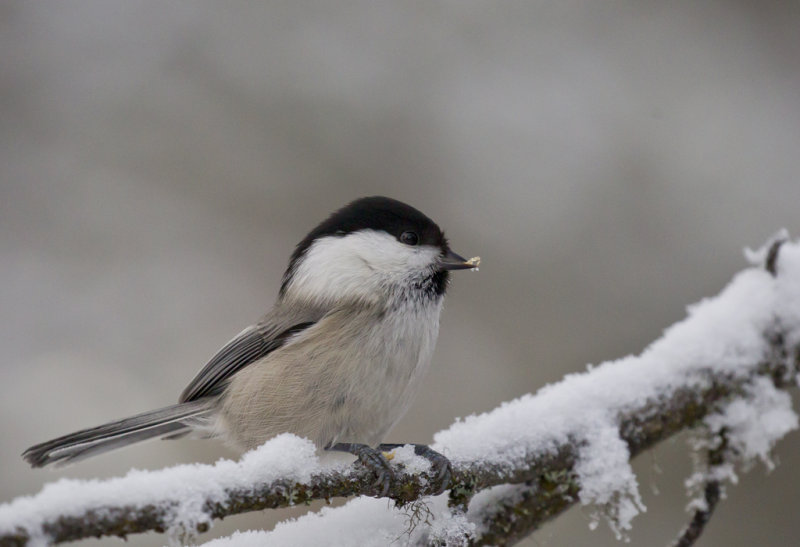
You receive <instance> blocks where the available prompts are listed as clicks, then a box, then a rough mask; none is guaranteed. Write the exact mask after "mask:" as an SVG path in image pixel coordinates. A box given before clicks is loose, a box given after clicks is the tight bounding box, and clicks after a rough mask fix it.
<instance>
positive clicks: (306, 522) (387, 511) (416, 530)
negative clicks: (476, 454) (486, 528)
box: [204, 495, 475, 547]
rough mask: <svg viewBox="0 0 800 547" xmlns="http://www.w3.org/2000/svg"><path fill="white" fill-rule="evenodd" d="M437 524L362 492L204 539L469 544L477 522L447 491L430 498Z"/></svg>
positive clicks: (382, 546) (223, 546) (374, 545)
mask: <svg viewBox="0 0 800 547" xmlns="http://www.w3.org/2000/svg"><path fill="white" fill-rule="evenodd" d="M425 504H426V505H427V510H428V511H430V514H431V522H432V523H433V525H432V526H425V525H424V520H423V522H417V523H416V526H414V525H413V523H412V522H411V521H410V519H411V511H412V509H411V508H410V507H406V508H402V509H398V508H396V507H394V506H393V503H392V502H391V501H388V500H385V499H375V498H367V497H360V498H356V499H353V500H350V501H349V502H347V503H346V504H345V505H344V506H342V507H338V508H331V507H323V508H322V509H321V510H320V511H319V512H317V513H308V514H306V515H303V516H302V517H299V518H297V519H294V520H289V521H286V522H282V523H279V524H278V525H277V526H275V529H274V530H272V531H269V532H262V531H251V532H240V533H236V534H234V535H232V536H230V537H227V538H220V539H216V540H213V541H210V542H208V543H205V544H204V547H261V546H262V545H296V546H299V547H304V546H308V547H312V546H317V545H329V546H331V547H346V546H353V547H355V546H359V547H386V545H398V546H403V545H415V544H417V543H418V542H419V541H420V540H422V539H434V538H438V539H442V540H445V541H449V543H446V545H453V546H455V545H462V544H463V545H466V539H467V537H469V536H470V535H471V534H472V533H473V531H474V528H475V526H474V525H473V524H470V523H469V522H467V519H466V518H465V517H464V515H463V514H455V515H453V514H452V513H451V512H450V510H449V509H448V508H447V496H446V495H441V496H437V497H435V498H429V499H426V500H425Z"/></svg>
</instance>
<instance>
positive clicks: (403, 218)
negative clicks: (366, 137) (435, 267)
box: [280, 196, 450, 294]
mask: <svg viewBox="0 0 800 547" xmlns="http://www.w3.org/2000/svg"><path fill="white" fill-rule="evenodd" d="M359 230H382V231H384V232H386V233H388V234H390V235H392V236H394V237H396V238H397V239H398V240H399V239H400V236H401V234H403V232H414V233H415V234H417V236H418V238H419V243H418V244H419V245H430V246H432V247H438V248H440V249H442V252H443V254H447V253H448V252H449V250H450V248H449V247H448V245H447V239H446V238H445V237H444V232H442V230H441V228H439V226H438V225H437V224H436V223H435V222H434V221H432V220H431V219H430V218H428V217H427V216H425V215H424V214H422V213H421V212H420V211H418V210H417V209H415V208H414V207H411V206H410V205H407V204H405V203H403V202H402V201H397V200H396V199H392V198H387V197H383V196H372V197H366V198H360V199H357V200H355V201H353V202H351V203H349V204H347V205H345V206H344V207H342V208H341V209H339V210H338V211H336V212H334V213H333V214H332V215H331V216H329V217H328V218H327V219H325V220H323V221H322V222H321V223H320V224H319V225H318V226H317V227H316V228H314V229H313V230H311V231H310V232H309V233H308V235H307V236H306V237H304V238H303V240H302V241H301V242H300V243H298V244H297V247H295V250H294V252H293V253H292V258H291V260H290V261H289V267H288V268H287V270H286V273H285V274H284V276H283V283H282V284H281V291H280V292H281V294H283V293H284V292H285V290H286V287H287V285H288V283H289V280H290V279H291V274H292V272H293V270H294V266H295V264H296V263H297V261H298V260H299V259H300V258H301V257H302V256H303V255H304V254H305V252H306V251H307V250H308V248H309V247H310V246H311V244H312V243H314V241H315V240H317V239H319V238H321V237H325V236H334V237H342V236H346V235H347V234H350V233H353V232H357V231H359Z"/></svg>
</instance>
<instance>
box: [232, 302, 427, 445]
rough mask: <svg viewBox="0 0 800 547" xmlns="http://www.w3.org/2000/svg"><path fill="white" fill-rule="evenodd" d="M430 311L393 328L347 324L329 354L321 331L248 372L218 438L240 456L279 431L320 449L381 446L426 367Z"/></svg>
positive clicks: (235, 383) (240, 376) (237, 380)
mask: <svg viewBox="0 0 800 547" xmlns="http://www.w3.org/2000/svg"><path fill="white" fill-rule="evenodd" d="M433 311H435V312H436V313H435V314H434V313H427V314H423V316H422V317H420V316H416V317H415V316H413V315H409V314H402V315H401V317H402V318H403V320H402V321H398V322H397V323H399V324H386V323H383V324H381V323H376V322H374V321H363V323H359V322H357V321H351V322H350V323H349V325H350V326H351V328H350V329H348V330H347V331H345V332H343V333H341V336H339V337H338V343H337V344H336V346H335V347H331V345H330V343H329V341H330V340H331V337H330V336H329V334H328V333H324V332H323V333H321V334H320V335H319V336H318V337H314V336H309V337H308V338H307V339H304V340H302V341H299V342H298V343H296V344H291V345H290V346H288V347H286V348H282V349H281V350H277V351H276V352H274V354H270V356H269V357H268V358H266V359H265V360H264V362H263V363H256V364H254V365H251V366H248V367H247V368H245V369H244V370H242V371H241V372H240V373H237V375H236V376H235V377H234V378H233V380H232V382H231V386H230V388H229V389H228V390H227V394H226V396H225V397H224V398H223V403H222V407H221V412H220V415H219V420H218V429H219V431H220V433H221V434H222V436H223V437H225V438H226V439H227V440H229V441H230V442H232V444H234V445H236V446H238V447H240V448H242V449H249V448H253V447H255V446H258V445H260V444H262V443H263V442H264V441H266V440H268V439H269V438H271V437H273V436H275V435H277V434H280V433H284V432H289V433H294V434H296V435H299V436H301V437H306V438H309V439H311V440H312V441H314V443H315V444H316V445H317V446H318V447H319V448H325V447H326V446H329V445H331V444H335V443H340V442H351V443H363V444H368V445H371V446H374V445H376V444H378V443H380V442H381V441H383V440H384V437H385V435H386V434H387V433H388V431H389V430H390V429H391V427H392V426H393V425H395V423H397V421H398V420H399V419H400V418H401V417H402V416H403V414H405V412H406V410H408V407H409V406H410V405H411V403H412V401H413V397H414V395H415V394H416V391H417V389H418V387H419V385H420V383H421V380H422V378H423V377H424V376H425V373H426V372H427V370H428V368H429V364H430V359H431V354H432V353H433V348H434V345H435V342H436V337H437V334H438V311H439V310H438V308H437V309H436V310H433ZM370 330H372V331H373V332H369V331H370ZM312 334H313V333H312ZM367 334H369V335H367ZM321 340H324V341H325V344H322V343H321V342H320V341H321Z"/></svg>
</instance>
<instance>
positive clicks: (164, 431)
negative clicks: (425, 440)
mask: <svg viewBox="0 0 800 547" xmlns="http://www.w3.org/2000/svg"><path fill="white" fill-rule="evenodd" d="M479 263H480V259H479V258H478V257H475V258H473V259H469V260H467V259H465V258H463V257H461V256H460V255H458V254H456V253H455V252H453V251H452V250H451V249H450V246H449V243H448V240H447V238H446V237H445V235H444V232H443V231H442V230H441V228H439V226H438V225H437V224H436V223H435V222H434V221H433V220H431V219H430V218H428V217H427V216H425V215H424V214H423V213H422V212H420V211H419V210H417V209H415V208H414V207H412V206H410V205H407V204H406V203H403V202H401V201H398V200H395V199H392V198H388V197H382V196H372V197H363V198H360V199H356V200H355V201H352V202H351V203H349V204H347V205H345V206H344V207H342V208H340V209H338V210H336V211H335V212H333V213H332V214H331V215H330V216H329V217H328V218H327V219H325V220H323V221H322V222H321V223H320V224H319V225H317V226H316V227H315V228H314V229H313V230H311V231H310V232H309V233H308V234H307V235H306V236H305V237H304V238H303V239H302V240H301V241H300V243H298V244H297V246H296V247H295V249H294V251H293V253H292V254H291V257H290V260H289V265H288V267H287V268H286V271H285V273H284V275H283V278H282V280H281V284H280V289H279V291H278V297H277V299H276V301H275V304H274V306H273V308H272V309H271V310H270V311H269V312H267V313H266V314H265V315H264V316H263V317H261V319H259V320H258V321H257V322H256V323H254V324H252V325H250V326H248V327H247V328H245V329H244V330H243V331H242V332H240V333H239V334H238V335H237V336H236V337H235V338H233V340H231V341H230V342H228V343H227V344H226V345H224V346H223V347H222V348H221V349H220V350H219V351H218V352H217V353H216V354H215V355H214V356H213V357H212V358H211V360H210V361H208V363H207V364H206V365H205V366H204V367H203V368H202V369H201V370H200V372H199V373H198V374H197V375H196V376H195V377H194V379H193V380H192V381H191V382H190V383H189V385H188V386H187V387H186V389H184V390H183V393H182V394H181V395H180V398H179V400H178V403H177V404H173V405H170V406H166V407H164V408H159V409H156V410H151V411H149V412H144V413H141V414H137V415H135V416H131V417H128V418H124V419H121V420H116V421H113V422H109V423H106V424H103V425H100V426H98V427H93V428H89V429H84V430H81V431H77V432H75V433H71V434H68V435H64V436H62V437H58V438H56V439H53V440H50V441H47V442H44V443H41V444H37V445H35V446H32V447H31V448H29V449H27V450H26V451H25V452H24V453H23V455H22V456H23V458H24V460H25V461H27V462H28V463H29V464H30V465H31V466H33V467H44V466H48V465H55V466H62V465H66V464H71V463H73V462H77V461H80V460H83V459H85V458H88V457H90V456H94V455H97V454H101V453H104V452H107V451H109V450H113V449H117V448H121V447H124V446H127V445H130V444H133V443H137V442H139V441H144V440H147V439H153V438H161V439H177V438H181V437H186V436H192V437H201V438H221V439H222V440H223V441H225V442H227V443H228V444H229V445H231V446H232V447H234V448H235V449H238V450H239V451H246V450H250V449H253V448H256V447H258V446H259V445H261V444H263V443H264V442H266V441H267V440H269V439H271V438H273V437H275V436H276V435H279V434H281V433H287V432H288V433H293V434H295V435H298V436H300V437H305V438H308V439H310V440H311V441H312V442H313V443H314V444H315V445H316V447H317V449H318V451H319V452H320V454H324V453H334V452H345V453H349V454H352V455H353V456H355V457H356V458H357V459H358V460H359V461H360V462H361V463H362V465H364V466H365V467H367V468H368V469H370V470H371V471H372V472H373V473H374V474H375V475H376V478H377V480H376V486H379V487H380V486H382V493H383V494H386V492H387V491H388V489H389V486H390V484H391V480H392V479H393V476H394V475H393V471H392V468H391V466H390V465H389V462H388V459H387V456H388V452H389V451H391V450H393V449H394V448H397V447H399V446H403V444H402V443H400V444H397V443H394V444H389V443H384V442H383V441H384V438H385V437H386V435H387V434H388V432H389V431H390V430H391V429H392V427H393V426H394V425H395V424H396V423H397V422H398V421H399V420H400V418H401V417H402V416H403V415H404V414H405V412H406V411H407V410H408V408H409V407H410V406H411V404H412V402H413V399H414V396H415V394H416V392H417V391H418V390H419V388H420V387H421V385H422V384H423V381H424V378H425V374H426V372H427V371H428V369H429V367H430V363H431V357H432V354H433V351H434V346H435V344H436V339H437V336H438V331H439V318H440V314H441V311H442V303H443V300H444V296H445V292H446V290H447V287H448V283H449V280H450V272H451V271H453V270H467V269H476V268H477V266H478V264H479ZM409 444H411V443H409ZM414 451H415V453H417V454H418V455H421V456H423V457H425V458H427V459H428V460H430V462H431V464H432V473H431V474H432V476H433V477H434V480H435V482H437V485H436V491H437V492H442V491H444V489H445V488H446V486H447V483H448V482H449V480H450V477H451V474H452V468H451V465H450V462H449V461H448V460H447V458H446V457H445V456H443V455H442V454H440V453H438V452H436V451H434V450H433V449H431V448H430V447H428V446H427V445H424V444H414Z"/></svg>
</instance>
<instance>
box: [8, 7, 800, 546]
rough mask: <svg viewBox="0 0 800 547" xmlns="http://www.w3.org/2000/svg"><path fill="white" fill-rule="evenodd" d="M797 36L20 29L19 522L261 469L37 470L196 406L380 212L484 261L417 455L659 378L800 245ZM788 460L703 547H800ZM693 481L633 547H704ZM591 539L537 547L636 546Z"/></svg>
mask: <svg viewBox="0 0 800 547" xmlns="http://www.w3.org/2000/svg"><path fill="white" fill-rule="evenodd" d="M798 28H800V4H798V3H797V2H769V3H760V2H744V1H739V2H736V1H727V2H703V3H695V2H647V1H646V2H634V1H631V2H592V3H590V2H569V1H566V2H565V1H561V2H532V1H519V2H486V1H477V0H475V1H470V0H459V1H457V2H455V1H448V2H394V3H374V2H362V3H352V2H336V3H324V2H317V3H309V2H298V1H286V2H269V3H261V4H252V3H251V4H246V3H231V2H226V3H224V4H223V3H210V2H204V3H203V2H191V3H190V2H183V3H180V2H173V3H157V2H148V3H144V2H116V1H115V2H111V1H107V0H102V1H100V0H98V1H94V2H90V1H85V2H70V3H67V2H27V3H23V2H21V1H6V2H3V3H2V4H1V5H0V51H2V55H0V321H2V324H0V344H2V352H3V358H2V363H1V364H0V374H1V375H2V376H0V409H2V421H0V439H2V440H1V441H0V461H2V466H0V491H2V498H0V500H1V501H7V500H10V499H12V498H13V497H15V496H18V495H22V494H30V493H34V492H36V491H38V490H39V488H40V487H41V485H42V484H43V483H45V482H47V481H52V480H55V479H56V478H58V477H62V476H66V477H106V476H113V475H119V474H122V473H124V472H125V471H127V470H128V469H129V468H130V467H132V466H135V467H138V468H159V467H162V466H165V465H170V464H175V463H178V462H193V461H204V462H212V461H214V460H215V459H216V458H219V457H222V456H225V457H230V456H232V455H233V454H232V453H230V452H228V451H227V450H226V449H224V448H223V447H221V446H220V445H218V444H215V443H213V442H212V443H201V442H192V441H179V442H169V443H167V442H164V443H153V444H149V445H145V446H141V447H136V448H132V449H129V450H126V451H122V452H117V453H115V454H113V455H108V456H104V457H100V458H97V459H94V460H90V461H88V462H85V463H82V464H79V465H77V466H75V467H72V468H69V469H67V470H63V471H57V472H48V471H41V470H37V471H34V470H30V469H28V468H27V466H26V465H24V464H23V462H22V460H21V459H20V458H19V454H20V452H21V451H22V450H23V449H24V448H26V447H27V446H29V445H31V444H33V443H36V442H39V441H42V440H46V439H48V438H51V437H53V436H56V435H60V434H63V433H67V432H69V431H72V430H74V429H77V428H81V427H85V426H91V425H96V424H98V423H99V422H102V421H105V420H107V419H111V418H118V417H122V416H125V415H127V414H131V413H135V412H139V411H142V410H146V409H150V408H153V407H157V406H162V405H165V404H169V403H171V402H173V401H174V400H175V399H176V397H177V395H178V394H179V393H180V391H181V390H182V389H183V387H184V385H185V384H186V383H187V382H188V381H189V380H190V379H191V377H192V376H193V375H194V373H195V372H196V371H197V370H198V369H199V368H200V367H201V366H202V365H203V364H204V363H205V361H206V359H207V358H208V357H210V356H211V355H212V354H213V353H214V351H215V350H216V349H217V348H219V347H220V345H221V344H223V343H225V342H226V341H227V340H228V339H229V338H231V337H232V336H233V335H234V334H236V333H237V332H239V330H241V329H242V328H243V327H244V326H246V325H247V324H248V323H249V322H251V321H253V320H255V319H256V318H258V317H259V316H260V314H261V313H262V312H264V311H265V310H266V309H267V307H268V306H270V305H271V303H272V301H273V299H274V296H275V294H276V293H277V289H278V285H279V281H280V276H281V274H282V272H283V268H284V267H285V263H286V261H287V259H288V256H289V254H290V252H291V250H292V247H293V246H294V244H295V243H296V242H297V241H299V239H300V238H301V237H302V236H303V235H304V234H305V233H306V231H308V230H309V229H310V228H311V227H312V226H313V225H314V224H315V223H316V222H318V221H319V220H321V219H322V218H323V217H324V216H326V215H327V214H328V213H329V212H330V211H331V210H332V209H334V208H336V207H338V206H340V205H343V204H344V203H346V202H348V201H350V200H351V199H354V198H356V197H359V196H363V195H371V194H385V195H389V196H393V197H395V198H398V199H401V200H404V201H407V202H409V203H411V204H413V205H415V206H417V207H418V208H420V209H422V210H423V211H424V212H425V213H427V214H428V215H430V216H432V217H433V218H434V219H436V220H437V221H438V222H439V223H440V224H441V225H442V226H443V227H445V228H446V230H447V232H448V235H449V237H450V239H451V242H452V245H453V248H454V249H455V250H457V251H458V252H459V253H461V254H464V255H466V256H473V255H478V254H479V255H481V256H482V257H483V261H484V262H483V266H482V267H481V271H480V272H479V273H475V274H469V273H466V274H459V275H456V276H454V282H453V284H452V289H451V291H450V294H449V298H448V301H447V305H446V310H445V314H444V317H443V322H442V329H441V335H440V338H439V345H438V349H437V353H436V356H435V363H434V367H433V371H432V373H431V375H430V382H429V383H428V385H427V386H425V389H424V391H423V392H422V393H420V395H419V398H418V400H417V401H418V403H417V405H416V406H415V407H414V408H413V409H412V410H411V411H410V412H409V413H408V415H407V416H406V418H405V419H404V420H403V422H402V423H401V424H400V425H399V426H398V427H397V428H396V429H395V431H394V432H393V434H392V436H391V439H390V440H392V441H412V440H413V441H417V442H426V441H429V440H430V439H431V437H432V435H433V433H434V432H436V431H438V430H439V429H442V428H444V427H446V426H447V425H448V424H450V423H451V422H452V421H453V419H454V418H455V417H457V416H464V415H467V414H469V413H472V412H480V411H485V410H489V409H491V408H493V407H494V406H496V405H497V404H499V403H500V402H501V401H504V400H508V399H511V398H513V397H515V396H518V395H521V394H523V393H526V392H529V391H535V390H536V389H537V388H539V387H540V386H542V385H543V384H545V383H547V382H552V381H555V380H558V379H559V378H561V377H562V376H563V375H564V374H565V373H569V372H574V371H581V370H584V368H585V365H586V364H587V363H599V362H601V361H603V360H606V359H611V358H615V357H620V356H622V355H625V354H628V353H637V352H639V351H640V350H641V349H642V348H643V347H644V346H645V345H646V344H648V343H649V342H650V341H652V340H654V339H655V338H657V337H658V336H659V335H660V333H661V331H662V329H664V328H665V327H667V326H669V325H670V324H671V323H673V322H675V321H677V320H679V319H681V318H682V317H684V313H685V311H684V310H685V305H687V304H690V303H692V302H695V301H697V300H698V299H700V298H702V297H705V296H711V295H714V294H716V293H717V292H718V291H719V290H720V289H721V288H722V287H723V286H724V285H725V284H726V283H727V281H728V280H729V279H730V277H731V276H732V274H734V273H735V272H736V271H737V270H739V269H741V268H743V267H744V266H745V261H744V260H743V258H742V255H741V249H742V247H743V246H745V245H749V246H758V245H760V244H761V243H762V242H763V241H764V240H765V239H766V238H767V237H768V236H769V235H770V234H772V233H773V232H774V231H775V230H777V229H778V228H780V227H786V228H788V229H789V230H790V231H791V232H792V233H793V234H794V235H795V236H797V235H798V234H800V216H799V215H798V203H800V180H798V172H800V149H799V148H798V146H799V145H800V64H798V59H800V32H798V30H797V29H798ZM777 454H778V457H779V458H780V459H781V460H783V465H780V466H779V467H778V469H777V470H776V471H774V472H773V473H771V474H769V475H767V474H766V473H765V472H764V470H763V468H761V467H758V468H756V469H754V470H753V471H751V472H750V473H749V474H748V475H746V476H745V477H743V480H742V482H741V483H740V485H739V486H737V487H735V488H733V489H731V490H730V492H729V499H728V500H727V501H726V502H725V503H723V504H722V505H721V507H720V508H719V510H718V514H717V515H716V517H715V518H714V519H713V520H712V522H711V524H710V526H709V528H708V530H707V533H706V535H705V537H704V538H703V539H702V540H701V541H700V543H699V545H704V546H712V545H756V544H757V545H784V544H788V543H789V540H788V539H787V538H788V537H790V534H791V535H794V536H796V533H797V531H798V525H797V518H796V514H795V513H796V510H795V509H796V507H797V506H798V504H800V491H798V489H797V484H799V483H800V482H798V481H800V469H798V467H797V466H796V465H792V463H793V462H796V461H798V460H800V442H798V435H796V434H795V435H793V436H790V438H789V439H787V440H786V441H785V442H783V443H781V445H780V446H779V448H778V451H777ZM689 462H690V460H689V456H688V450H687V448H686V443H685V439H678V440H676V441H674V442H671V443H666V444H664V445H662V446H660V447H659V448H657V449H656V450H654V451H653V452H652V453H651V454H649V455H645V456H643V457H642V458H640V459H639V461H638V462H637V464H636V469H637V471H638V473H639V479H640V485H641V490H642V493H643V495H644V496H645V501H646V504H647V506H648V512H647V513H646V514H644V515H642V516H640V517H639V518H637V519H636V520H635V522H634V524H635V529H634V531H633V533H632V534H631V538H632V544H633V545H664V544H666V542H667V541H669V540H670V539H671V538H673V537H674V535H675V534H676V533H677V531H678V530H679V528H680V527H681V526H682V524H683V522H684V521H685V519H686V518H687V515H686V513H685V512H684V505H685V503H686V501H687V499H686V497H685V494H684V490H683V485H682V483H683V480H684V478H686V477H687V476H688V474H689V473H690V471H691V466H690V463H689ZM659 470H660V471H659ZM656 488H657V489H658V490H659V491H660V494H659V495H654V494H653V490H654V489H656ZM275 514H276V513H274V512H266V513H263V514H255V515H249V516H246V517H236V518H232V519H229V520H226V521H225V522H224V523H221V524H218V525H217V526H216V527H215V528H214V529H213V531H212V533H211V534H208V535H206V536H204V538H210V537H213V536H214V535H221V534H229V533H231V531H232V530H235V529H236V528H252V527H270V526H271V525H272V523H273V522H274V520H273V519H274V515H275ZM280 514H281V515H283V516H284V517H285V516H286V515H287V514H290V515H296V514H297V511H289V512H282V513H280ZM587 515H588V512H587V510H586V509H581V508H576V509H573V510H572V511H571V512H570V513H569V514H567V515H566V516H563V517H562V518H560V519H558V520H557V521H555V523H553V524H550V525H548V526H546V527H545V528H544V529H542V530H541V531H539V532H538V533H537V534H536V535H534V537H533V539H530V540H528V541H527V542H526V544H527V545H530V546H534V545H537V546H542V545H545V546H552V547H555V546H572V545H598V546H604V545H618V543H617V541H616V540H615V539H614V538H613V535H612V534H611V533H610V532H609V531H608V530H607V528H605V527H601V528H600V529H598V530H597V531H594V532H592V531H590V530H589V529H588V525H587V522H588V517H587ZM162 541H163V539H162V538H161V537H160V536H157V535H150V536H146V537H138V538H135V539H134V540H133V543H132V544H135V545H159V544H161V543H162ZM99 543H103V544H114V545H121V543H120V542H119V541H118V540H104V541H103V542H96V541H90V542H86V544H88V545H96V544H99Z"/></svg>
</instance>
